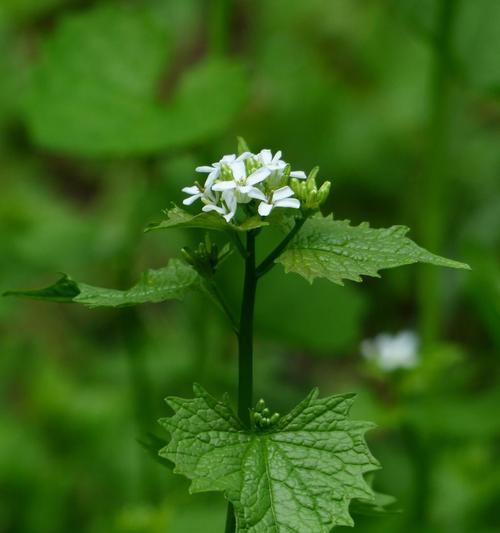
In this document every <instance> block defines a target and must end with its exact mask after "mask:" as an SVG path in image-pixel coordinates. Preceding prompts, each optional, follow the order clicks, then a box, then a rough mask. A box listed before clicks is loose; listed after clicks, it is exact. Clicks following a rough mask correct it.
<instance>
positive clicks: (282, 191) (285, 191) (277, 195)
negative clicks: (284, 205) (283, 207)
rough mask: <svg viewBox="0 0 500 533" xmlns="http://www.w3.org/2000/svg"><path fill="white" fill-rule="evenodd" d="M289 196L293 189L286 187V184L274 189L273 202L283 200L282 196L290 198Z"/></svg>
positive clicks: (291, 194)
mask: <svg viewBox="0 0 500 533" xmlns="http://www.w3.org/2000/svg"><path fill="white" fill-rule="evenodd" d="M290 196H293V191H292V189H290V187H288V185H286V186H285V187H281V188H279V189H276V190H275V191H274V192H273V203H275V202H278V201H279V200H283V199H284V198H290Z"/></svg>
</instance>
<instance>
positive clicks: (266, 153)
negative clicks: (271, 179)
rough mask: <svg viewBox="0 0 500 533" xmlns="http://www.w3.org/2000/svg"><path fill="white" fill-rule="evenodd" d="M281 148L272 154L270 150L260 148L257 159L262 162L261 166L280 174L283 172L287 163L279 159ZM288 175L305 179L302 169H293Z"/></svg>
mask: <svg viewBox="0 0 500 533" xmlns="http://www.w3.org/2000/svg"><path fill="white" fill-rule="evenodd" d="M281 155H282V154H281V150H278V151H277V152H276V153H275V154H274V156H273V153H272V152H271V150H267V149H265V150H261V151H260V152H259V153H258V154H257V155H256V158H257V160H258V161H259V162H260V163H261V164H262V166H263V167H266V168H268V169H269V170H270V171H271V172H278V173H279V174H280V175H282V174H283V171H284V170H285V168H286V166H287V163H286V162H285V161H283V160H282V159H281ZM290 177H292V178H299V179H306V177H307V176H306V174H305V172H303V171H302V170H294V171H292V172H290Z"/></svg>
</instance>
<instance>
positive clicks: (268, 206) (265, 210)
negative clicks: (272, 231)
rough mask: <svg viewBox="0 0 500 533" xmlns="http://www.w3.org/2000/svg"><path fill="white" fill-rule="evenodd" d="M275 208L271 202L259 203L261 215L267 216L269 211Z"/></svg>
mask: <svg viewBox="0 0 500 533" xmlns="http://www.w3.org/2000/svg"><path fill="white" fill-rule="evenodd" d="M272 210H273V206H272V205H271V204H268V203H266V202H262V203H260V204H259V215H260V216H261V217H267V215H269V213H270V212H271V211H272Z"/></svg>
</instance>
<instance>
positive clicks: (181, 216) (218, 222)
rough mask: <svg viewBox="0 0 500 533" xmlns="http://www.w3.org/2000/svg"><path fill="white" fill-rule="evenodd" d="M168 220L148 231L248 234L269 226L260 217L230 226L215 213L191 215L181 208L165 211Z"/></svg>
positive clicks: (148, 228)
mask: <svg viewBox="0 0 500 533" xmlns="http://www.w3.org/2000/svg"><path fill="white" fill-rule="evenodd" d="M165 215H166V216H167V218H166V219H165V220H162V221H161V222H158V223H154V224H150V225H149V226H148V227H147V229H146V231H151V230H156V229H170V228H199V229H206V230H213V231H228V230H234V231H239V232H246V231H250V230H252V229H257V228H261V227H263V226H268V225H269V223H268V222H265V221H263V220H261V219H260V217H258V216H254V217H250V218H247V219H246V220H245V221H244V222H243V223H242V224H229V223H228V222H226V221H225V220H224V219H223V218H222V217H221V216H220V215H218V214H217V213H214V212H210V213H203V212H202V213H198V214H196V215H191V214H190V213H188V212H187V211H185V210H184V209H181V208H180V207H176V206H174V207H172V208H171V209H168V210H166V211H165Z"/></svg>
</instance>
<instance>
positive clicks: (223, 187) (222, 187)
mask: <svg viewBox="0 0 500 533" xmlns="http://www.w3.org/2000/svg"><path fill="white" fill-rule="evenodd" d="M235 187H236V183H235V182H234V181H219V182H217V183H216V184H215V185H213V186H212V189H213V190H214V191H229V190H231V189H234V188H235Z"/></svg>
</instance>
